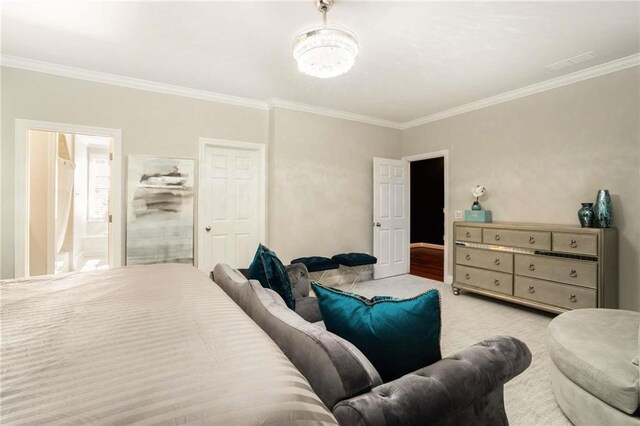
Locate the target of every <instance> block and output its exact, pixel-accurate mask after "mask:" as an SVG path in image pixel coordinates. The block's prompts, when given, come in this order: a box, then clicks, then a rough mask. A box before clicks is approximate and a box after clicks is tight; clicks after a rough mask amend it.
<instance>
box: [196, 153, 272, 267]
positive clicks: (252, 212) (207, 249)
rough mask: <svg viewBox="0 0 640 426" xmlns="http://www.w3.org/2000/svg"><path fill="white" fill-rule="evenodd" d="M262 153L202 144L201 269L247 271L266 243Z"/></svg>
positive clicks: (200, 191) (200, 201) (199, 258)
mask: <svg viewBox="0 0 640 426" xmlns="http://www.w3.org/2000/svg"><path fill="white" fill-rule="evenodd" d="M261 155H263V151H261V150H260V149H258V150H256V149H236V148H233V147H225V146H215V145H209V144H206V143H205V144H204V146H203V147H202V148H201V156H200V159H201V162H202V164H201V165H200V190H199V194H200V197H199V201H198V203H199V208H198V212H199V217H198V227H199V230H198V241H199V242H198V248H199V250H198V268H199V269H200V270H202V271H204V272H206V273H209V272H211V271H212V270H213V268H214V267H215V265H217V264H218V263H226V264H228V265H230V266H232V267H234V268H247V267H248V266H249V264H250V263H251V260H252V258H253V254H254V253H255V250H256V247H257V246H258V243H259V242H260V240H261V239H262V238H263V236H262V235H261V234H262V232H263V231H262V230H261V227H262V225H261V221H262V218H261V216H262V215H263V214H264V198H263V194H261V188H260V185H262V176H263V175H262V173H263V171H262V160H263V159H262V158H261Z"/></svg>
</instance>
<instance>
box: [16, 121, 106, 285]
mask: <svg viewBox="0 0 640 426" xmlns="http://www.w3.org/2000/svg"><path fill="white" fill-rule="evenodd" d="M26 145H27V152H26V154H27V158H26V160H27V162H26V166H27V170H26V180H27V186H26V189H27V194H26V201H27V209H26V215H27V219H28V220H27V224H28V226H27V227H26V233H27V235H26V259H25V276H37V275H49V274H60V273H65V272H73V271H91V270H98V269H106V268H108V267H109V265H110V259H109V255H110V253H111V252H112V250H110V228H111V226H110V223H111V221H112V216H111V214H110V199H111V181H112V179H111V178H112V173H113V169H112V166H111V161H110V158H112V152H113V138H112V137H109V136H100V135H85V134H76V133H60V132H55V131H47V130H34V129H29V130H27V144H26Z"/></svg>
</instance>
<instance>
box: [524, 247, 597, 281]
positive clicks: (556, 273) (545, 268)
mask: <svg viewBox="0 0 640 426" xmlns="http://www.w3.org/2000/svg"><path fill="white" fill-rule="evenodd" d="M514 264H515V273H516V274H517V275H525V276H527V277H533V278H541V279H543V280H549V281H560V282H563V283H567V284H575V285H580V286H584V287H592V288H596V286H597V283H598V265H597V264H596V263H595V262H586V261H582V260H574V259H555V258H551V257H546V256H532V255H528V254H515V259H514Z"/></svg>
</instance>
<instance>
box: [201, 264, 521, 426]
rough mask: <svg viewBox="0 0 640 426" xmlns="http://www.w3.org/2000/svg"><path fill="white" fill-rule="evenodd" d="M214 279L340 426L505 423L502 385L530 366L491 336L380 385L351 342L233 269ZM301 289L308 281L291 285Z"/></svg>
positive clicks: (222, 269)
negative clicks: (291, 366)
mask: <svg viewBox="0 0 640 426" xmlns="http://www.w3.org/2000/svg"><path fill="white" fill-rule="evenodd" d="M212 278H213V279H214V281H215V282H216V283H217V284H218V285H219V286H220V287H221V288H222V289H223V290H224V291H225V292H227V294H228V295H229V296H230V297H231V298H232V299H233V300H234V301H235V302H236V303H237V304H238V305H239V306H240V307H241V308H242V309H243V310H244V311H245V312H246V313H247V314H248V315H249V316H250V317H251V318H252V319H253V320H254V321H255V322H256V323H257V324H258V325H259V326H260V327H262V329H263V330H264V331H265V332H266V333H267V334H268V335H269V336H270V337H271V338H272V339H273V340H274V341H275V342H276V343H277V344H278V346H279V347H280V348H281V349H282V351H283V352H284V353H285V354H286V355H287V357H288V358H289V359H290V360H291V362H292V363H293V364H294V365H295V366H296V368H297V369H298V370H299V371H300V372H301V373H302V374H303V375H304V376H305V377H306V378H307V380H308V381H309V383H310V384H311V387H312V388H313V391H314V392H315V393H316V394H317V395H318V396H319V397H320V399H321V400H322V401H323V402H324V404H325V405H326V406H327V407H328V408H329V409H331V410H332V411H333V413H334V415H335V416H336V418H337V419H338V421H339V422H340V423H341V424H343V425H394V426H395V425H419V424H430V425H461V424H473V425H506V424H508V421H507V417H506V414H505V411H504V400H503V386H504V384H505V383H506V382H508V381H509V380H510V379H512V378H513V377H515V376H517V375H518V374H520V373H521V372H522V371H524V370H525V369H526V368H527V367H528V366H529V364H530V363H531V352H529V349H528V348H527V346H526V345H525V344H524V343H523V342H521V341H519V340H517V339H515V338H513V337H507V336H497V337H494V338H491V339H488V340H485V341H483V342H481V343H478V344H476V345H473V346H471V347H469V348H466V349H465V350H463V351H461V352H460V353H458V354H456V355H453V356H449V357H446V358H444V359H442V360H441V361H438V362H437V363H435V364H433V365H430V366H428V367H425V368H422V369H420V370H417V371H415V372H413V373H410V374H407V375H405V376H403V377H401V378H399V379H396V380H393V381H391V382H388V383H383V382H382V380H381V379H380V375H379V374H378V372H377V371H376V369H375V368H374V367H373V365H372V364H371V363H370V362H369V360H368V359H367V358H366V357H365V356H364V355H363V354H362V352H360V351H359V350H358V349H357V348H356V347H355V346H353V345H352V344H350V343H349V342H347V341H346V340H344V339H342V338H340V337H338V336H337V335H335V334H333V333H331V332H329V331H327V330H325V329H324V328H323V327H321V326H319V325H317V324H313V323H311V322H308V321H306V320H304V319H303V318H301V317H300V316H299V315H298V314H296V313H295V312H294V311H292V310H290V309H288V308H287V306H286V305H285V303H284V301H283V300H282V298H281V297H280V296H279V295H278V294H277V293H275V292H274V291H272V290H269V289H265V288H263V287H262V286H261V285H260V283H259V282H257V281H253V280H251V281H248V280H247V279H246V278H245V277H244V276H243V275H242V274H241V273H240V272H239V271H237V270H235V269H233V268H231V267H229V266H227V265H222V264H220V265H217V266H216V267H215V269H214V271H213V273H212ZM293 285H294V286H295V288H296V289H298V290H299V291H301V293H306V294H308V289H307V288H308V286H309V283H308V280H307V281H306V282H305V281H304V280H298V281H296V282H295V283H293Z"/></svg>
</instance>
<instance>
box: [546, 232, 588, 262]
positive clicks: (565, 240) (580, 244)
mask: <svg viewBox="0 0 640 426" xmlns="http://www.w3.org/2000/svg"><path fill="white" fill-rule="evenodd" d="M553 251H560V252H563V253H576V254H586V255H591V256H597V255H598V236H597V235H586V234H569V233H565V232H554V233H553Z"/></svg>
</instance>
